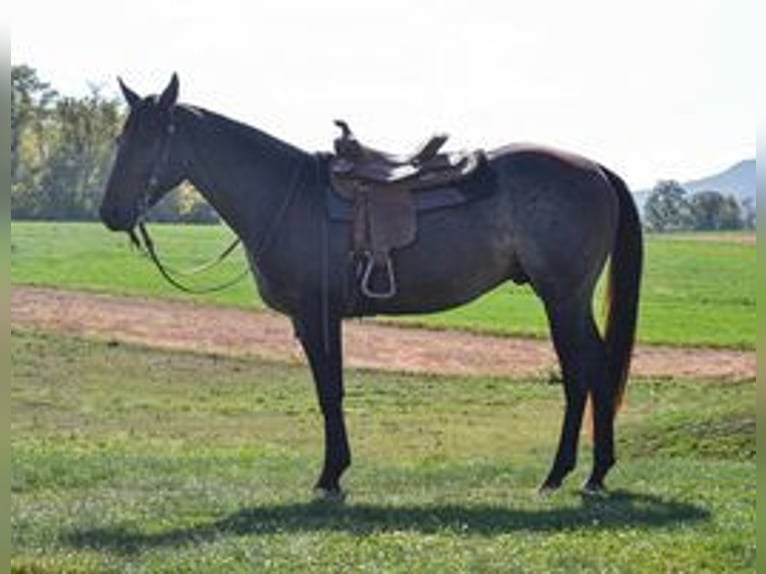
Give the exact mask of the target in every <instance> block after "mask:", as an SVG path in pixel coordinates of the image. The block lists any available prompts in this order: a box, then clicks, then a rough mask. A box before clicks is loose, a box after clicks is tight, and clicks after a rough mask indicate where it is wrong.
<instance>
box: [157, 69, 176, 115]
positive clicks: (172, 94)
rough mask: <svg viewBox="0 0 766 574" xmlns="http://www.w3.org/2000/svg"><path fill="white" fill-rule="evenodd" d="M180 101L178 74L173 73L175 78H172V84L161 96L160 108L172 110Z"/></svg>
mask: <svg viewBox="0 0 766 574" xmlns="http://www.w3.org/2000/svg"><path fill="white" fill-rule="evenodd" d="M177 100H178V74H176V73H175V72H173V77H172V78H170V83H169V84H168V86H167V87H166V88H165V91H163V92H162V94H161V95H160V106H161V107H163V108H171V107H173V106H174V105H175V103H176V101H177Z"/></svg>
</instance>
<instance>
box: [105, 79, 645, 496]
mask: <svg viewBox="0 0 766 574" xmlns="http://www.w3.org/2000/svg"><path fill="white" fill-rule="evenodd" d="M118 82H119V86H120V89H121V92H122V94H123V96H124V98H125V100H126V102H127V105H128V114H127V118H126V120H125V122H124V125H123V127H122V132H121V134H120V135H119V136H118V137H117V142H116V150H115V154H114V158H113V162H112V165H111V170H110V172H109V175H108V178H107V181H106V183H105V188H104V193H103V198H102V203H101V206H100V212H99V213H100V218H101V220H102V222H103V223H104V224H105V226H106V227H107V228H108V229H110V230H112V231H122V232H128V233H130V234H133V233H134V229H135V227H136V225H138V224H139V223H140V222H141V221H142V219H143V218H144V216H145V215H146V213H147V211H148V210H149V209H150V208H151V207H152V206H153V205H154V204H156V203H157V201H159V200H160V198H162V197H163V195H164V194H165V193H167V192H168V191H169V190H171V189H173V188H175V187H176V186H178V185H179V184H180V183H182V182H184V181H188V182H190V183H191V184H192V185H193V186H194V187H195V188H196V189H197V190H199V192H200V193H201V194H202V196H203V197H204V198H205V199H206V201H208V202H209V203H210V204H211V206H212V207H213V208H214V209H215V210H216V211H217V213H218V214H219V216H220V217H221V219H222V220H223V221H224V222H225V223H226V224H227V225H228V226H229V227H230V228H231V229H232V230H233V231H234V233H235V234H236V235H237V236H238V237H239V239H240V240H241V242H242V244H243V246H244V249H245V251H246V255H247V259H248V266H249V267H250V271H251V273H252V275H253V278H254V281H255V283H256V286H257V289H258V292H259V294H260V296H261V298H262V299H263V301H264V302H265V304H266V305H267V306H268V307H270V308H272V309H274V310H276V311H278V312H280V313H282V314H284V315H286V316H287V317H289V319H290V320H291V321H292V325H293V328H294V332H295V335H296V337H297V338H298V339H299V341H300V344H301V346H302V349H303V351H304V353H305V356H306V358H307V362H308V365H309V367H310V370H311V373H312V376H313V380H314V383H315V387H316V392H317V395H318V402H319V406H320V409H321V413H322V416H323V419H324V446H325V451H324V463H323V466H322V470H321V473H320V474H319V478H318V480H317V481H316V485H315V490H316V492H317V493H318V495H320V496H325V497H338V496H343V495H344V491H343V490H342V489H341V483H340V481H341V477H342V475H343V473H344V472H345V471H346V470H347V468H348V467H349V466H350V464H351V451H350V448H349V442H348V437H347V431H346V425H345V421H344V413H343V399H344V382H343V360H342V333H341V331H342V322H343V320H344V319H345V318H349V317H359V316H372V315H377V314H381V315H387V314H417V313H427V312H434V311H439V310H444V309H448V308H452V307H455V306H459V305H462V304H465V303H467V302H469V301H471V300H473V299H475V298H476V297H478V296H480V295H481V294H483V293H486V292H487V291H489V290H491V289H493V288H495V287H497V286H498V285H500V284H502V283H504V282H506V281H509V280H510V281H513V282H514V283H516V284H529V285H530V286H531V288H532V290H533V291H534V293H535V294H536V296H537V297H538V298H539V299H540V300H541V301H542V304H543V306H544V309H545V312H546V316H547V319H548V325H549V331H550V335H551V338H552V341H553V346H554V348H555V351H556V354H557V358H558V362H559V365H560V368H561V376H562V380H563V385H562V386H563V391H564V399H565V406H566V410H565V413H564V417H563V423H562V427H561V433H560V437H559V441H558V448H557V451H556V454H555V457H554V459H553V463H552V465H551V467H550V471H549V472H548V474H547V475H546V477H545V478H544V480H543V482H542V483H541V484H540V486H539V491H540V492H542V493H549V492H552V491H554V490H556V489H558V488H559V487H560V486H561V485H562V483H563V481H564V478H565V477H566V476H567V475H568V474H569V473H570V472H571V471H572V470H573V469H574V468H575V464H576V461H577V451H578V439H579V435H580V431H581V426H582V424H583V418H584V412H585V407H586V403H587V402H588V399H590V402H591V410H590V411H589V412H590V417H589V418H591V419H592V426H593V428H592V437H593V462H592V468H591V471H590V474H589V476H588V477H587V479H586V481H585V482H584V483H583V486H582V488H583V489H584V490H585V491H586V492H589V493H598V492H601V491H603V490H604V489H605V477H606V475H607V473H608V471H609V470H610V468H611V467H612V466H613V465H614V463H615V460H616V459H615V448H614V421H615V417H616V414H617V411H618V407H619V405H620V403H621V401H622V398H623V394H624V392H625V388H626V384H627V380H628V371H629V367H630V360H631V354H632V349H633V346H634V340H635V332H636V324H637V315H638V305H639V294H640V283H641V274H642V263H643V239H642V231H641V223H640V219H639V215H638V211H637V209H636V206H635V203H634V201H633V198H632V195H631V193H630V191H629V190H628V187H627V186H626V184H625V183H624V181H623V180H622V179H621V178H620V177H619V176H617V175H616V174H615V173H613V172H612V171H610V170H609V169H607V168H606V167H604V166H603V165H600V164H599V163H597V162H594V161H592V160H589V159H587V158H584V157H582V156H579V155H576V154H574V153H570V152H565V151H560V150H556V149H551V148H546V147H542V146H537V145H533V144H513V145H508V146H504V147H500V148H498V149H493V150H489V151H485V152H484V156H485V159H486V161H485V166H484V170H485V171H486V173H487V174H489V175H490V176H491V177H486V178H484V179H483V180H482V181H484V182H486V185H491V186H493V189H490V190H487V191H488V193H485V194H483V195H482V197H481V198H480V199H478V200H475V201H471V202H466V203H464V204H461V205H459V206H454V207H449V208H444V209H435V210H432V211H428V212H423V213H419V214H418V216H417V217H418V223H417V225H418V232H417V233H418V234H417V240H416V241H415V242H413V243H412V244H411V245H409V246H407V247H404V248H402V249H400V250H397V252H396V253H394V254H393V257H394V258H395V264H396V269H397V274H398V285H397V291H396V294H395V295H394V296H392V297H389V298H372V297H365V296H364V295H363V294H360V292H359V289H358V281H357V277H356V275H355V274H356V273H357V271H355V270H354V268H353V263H352V259H353V258H352V257H350V255H349V254H350V251H351V245H350V244H351V237H350V236H351V229H350V224H349V223H348V222H345V221H337V220H333V219H331V218H330V217H328V207H327V195H328V192H327V190H328V181H329V180H328V161H329V159H330V157H331V155H332V154H329V153H310V152H306V151H303V150H301V149H299V148H298V147H295V146H293V145H291V144H289V143H286V142H284V141H281V140H279V139H277V138H275V137H273V136H271V135H269V134H267V133H265V132H263V131H261V130H259V129H256V128H254V127H251V126H248V125H246V124H243V123H240V122H238V121H235V120H232V119H230V118H227V117H225V116H223V115H220V114H218V113H215V112H212V111H209V110H206V109H203V108H201V107H196V106H192V105H187V104H183V103H179V102H178V92H179V81H178V76H177V75H176V74H173V76H172V78H171V80H170V82H169V83H168V84H167V86H166V87H164V89H163V91H162V92H161V93H159V94H158V95H150V96H146V97H142V96H139V95H138V94H137V93H136V92H135V91H133V90H132V89H131V88H129V87H128V86H127V85H126V84H125V83H124V82H123V81H122V80H121V79H119V78H118ZM607 261H608V271H607V284H608V286H607V290H606V305H605V309H606V318H605V324H604V327H603V332H602V331H601V330H599V328H598V326H597V323H596V321H595V319H594V316H593V310H592V299H593V295H594V290H595V286H596V283H597V281H598V279H599V277H600V275H601V273H602V271H604V269H605V268H606V267H607Z"/></svg>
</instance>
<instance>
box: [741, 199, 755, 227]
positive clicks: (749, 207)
mask: <svg viewBox="0 0 766 574" xmlns="http://www.w3.org/2000/svg"><path fill="white" fill-rule="evenodd" d="M755 221H756V211H755V198H753V197H747V198H745V200H744V201H743V202H742V225H743V226H744V227H745V228H746V229H755Z"/></svg>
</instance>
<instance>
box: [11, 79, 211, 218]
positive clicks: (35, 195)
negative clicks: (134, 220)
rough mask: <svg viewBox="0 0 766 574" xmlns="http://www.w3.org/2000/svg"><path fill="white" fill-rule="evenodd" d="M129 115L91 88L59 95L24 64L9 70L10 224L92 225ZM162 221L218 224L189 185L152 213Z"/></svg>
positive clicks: (116, 103) (171, 195) (174, 193)
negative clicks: (26, 221)
mask: <svg viewBox="0 0 766 574" xmlns="http://www.w3.org/2000/svg"><path fill="white" fill-rule="evenodd" d="M125 114H126V109H125V107H124V106H123V104H122V103H121V102H120V101H119V100H117V99H114V98H110V97H106V96H104V94H102V93H101V91H100V90H99V89H98V88H97V87H95V86H91V87H90V90H89V93H88V94H87V95H85V96H82V97H72V96H65V95H62V94H60V93H59V92H58V91H57V90H56V89H54V88H53V87H52V86H51V85H50V84H49V83H48V82H46V81H44V80H42V79H41V78H40V77H39V76H38V73H37V71H36V70H35V69H34V68H32V67H30V66H27V65H24V64H22V65H14V66H12V67H11V217H12V218H13V219H49V220H80V221H87V220H94V219H97V218H98V206H99V204H100V201H101V192H102V188H103V185H104V182H105V180H106V177H107V175H108V172H109V167H110V163H111V158H112V154H113V151H114V138H115V136H116V135H117V134H118V133H119V131H120V129H121V127H122V124H123V121H124V120H125ZM151 217H152V219H154V220H160V221H195V222H212V221H217V216H216V214H215V212H214V211H213V209H212V208H211V207H210V206H208V205H207V204H206V203H205V202H204V201H203V200H202V199H201V197H200V196H199V194H197V192H196V191H195V190H194V189H193V188H192V187H191V186H189V185H188V184H185V185H182V186H181V187H180V188H179V189H178V190H175V191H174V192H173V193H171V194H169V195H168V197H167V198H166V199H165V200H164V201H162V202H161V203H160V204H159V205H158V206H157V207H155V208H154V209H153V210H152V212H151Z"/></svg>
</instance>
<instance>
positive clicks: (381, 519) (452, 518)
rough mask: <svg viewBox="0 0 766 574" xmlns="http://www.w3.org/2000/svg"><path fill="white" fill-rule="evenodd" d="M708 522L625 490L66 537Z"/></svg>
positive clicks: (108, 541) (142, 541)
mask: <svg viewBox="0 0 766 574" xmlns="http://www.w3.org/2000/svg"><path fill="white" fill-rule="evenodd" d="M709 518H710V512H709V511H707V510H705V509H703V508H700V507H697V506H694V505H692V504H688V503H682V502H673V501H667V500H663V499H661V498H657V497H653V496H649V495H643V494H632V493H629V492H626V491H616V492H614V493H612V494H610V495H608V496H605V497H600V498H594V497H587V496H584V497H583V498H582V504H581V505H579V506H577V507H569V508H558V509H556V508H550V509H536V510H522V509H514V508H508V507H501V506H491V505H475V506H474V505H465V506H460V505H433V506H431V505H422V506H384V505H366V504H360V505H354V504H347V505H344V504H332V503H326V502H314V503H306V504H286V505H276V506H257V507H251V508H246V509H243V510H240V511H238V512H235V513H233V514H231V515H229V516H226V517H224V518H222V519H219V520H216V521H212V522H208V523H204V522H203V523H200V524H197V525H195V526H191V527H188V528H179V529H173V530H167V531H164V532H153V533H142V532H137V531H134V530H129V529H125V528H97V529H88V530H75V531H71V532H69V533H66V534H65V535H64V536H63V542H64V543H66V544H68V545H71V546H74V547H78V548H90V549H104V550H110V551H115V552H120V553H136V552H141V551H143V550H148V549H151V548H157V547H164V546H183V545H185V544H192V543H193V544H198V543H204V542H206V541H213V540H216V539H220V538H222V537H227V536H247V535H259V534H274V533H291V532H319V531H337V532H348V533H350V534H371V533H375V532H391V531H402V530H405V531H413V532H421V533H426V534H431V533H436V532H445V533H455V534H483V535H491V534H501V533H507V532H514V531H520V532H521V531H525V532H554V531H564V530H584V529H592V530H616V529H620V528H627V527H647V528H662V527H668V526H672V525H674V524H679V523H689V522H698V521H705V520H709Z"/></svg>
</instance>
